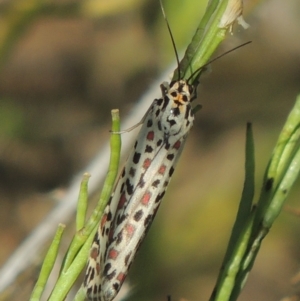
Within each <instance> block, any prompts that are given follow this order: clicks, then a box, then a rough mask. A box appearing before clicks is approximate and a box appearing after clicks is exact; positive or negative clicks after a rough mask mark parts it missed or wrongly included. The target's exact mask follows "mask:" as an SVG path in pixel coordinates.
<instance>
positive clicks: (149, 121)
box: [147, 119, 153, 128]
mask: <svg viewBox="0 0 300 301" xmlns="http://www.w3.org/2000/svg"><path fill="white" fill-rule="evenodd" d="M152 125H153V121H152V119H149V120H148V121H147V127H148V128H151V127H152Z"/></svg>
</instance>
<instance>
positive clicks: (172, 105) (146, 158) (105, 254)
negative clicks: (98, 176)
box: [84, 79, 195, 301]
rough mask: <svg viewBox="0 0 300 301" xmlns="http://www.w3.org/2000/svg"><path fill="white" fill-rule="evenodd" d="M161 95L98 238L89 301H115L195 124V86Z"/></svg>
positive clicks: (175, 86) (165, 89)
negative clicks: (193, 104) (192, 104)
mask: <svg viewBox="0 0 300 301" xmlns="http://www.w3.org/2000/svg"><path fill="white" fill-rule="evenodd" d="M161 92H162V97H161V98H158V99H155V100H154V101H153V103H152V105H151V106H150V108H149V110H148V111H147V114H146V115H145V117H144V120H143V125H142V127H141V130H140V132H139V134H138V137H137V140H136V142H135V144H134V147H133V150H132V151H131V154H130V155H129V158H128V160H127V162H126V164H125V167H124V169H123V171H122V172H121V175H120V177H119V179H118V181H117V184H116V186H115V189H114V192H113V194H112V196H111V197H110V200H109V203H108V205H107V206H106V208H105V210H104V214H103V217H102V219H101V223H100V225H99V229H98V232H97V233H96V235H95V239H94V241H93V244H92V247H91V251H90V259H89V262H88V267H87V271H86V276H85V280H84V287H85V288H86V292H87V296H88V299H89V300H97V301H111V300H113V299H114V297H115V296H116V294H117V293H118V291H119V290H120V288H121V286H122V283H123V281H124V280H125V277H126V275H127V272H128V269H129V267H130V265H131V263H132V261H133V259H134V256H135V254H136V252H137V250H138V248H139V246H140V244H141V242H142V240H143V238H144V236H145V234H146V233H147V231H148V229H149V227H150V225H151V223H152V220H153V218H154V216H155V214H156V212H157V209H158V207H159V205H160V202H161V199H162V198H163V196H164V194H165V192H166V189H167V187H168V185H169V182H170V179H171V177H172V174H173V172H174V168H175V165H176V163H177V161H178V159H179V157H180V154H181V152H182V150H183V146H184V143H185V140H186V137H187V134H188V132H189V131H190V129H191V127H192V125H193V121H194V114H193V112H192V108H191V101H192V100H193V99H194V98H195V89H194V86H193V85H190V84H188V82H187V81H185V80H182V79H181V80H178V81H172V82H170V84H168V83H163V84H162V85H161Z"/></svg>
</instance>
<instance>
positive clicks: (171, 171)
mask: <svg viewBox="0 0 300 301" xmlns="http://www.w3.org/2000/svg"><path fill="white" fill-rule="evenodd" d="M174 170H175V169H174V167H173V166H172V167H171V168H170V170H169V177H172V174H173V172H174Z"/></svg>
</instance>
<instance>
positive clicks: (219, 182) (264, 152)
mask: <svg viewBox="0 0 300 301" xmlns="http://www.w3.org/2000/svg"><path fill="white" fill-rule="evenodd" d="M163 3H164V7H165V11H166V14H167V17H168V20H169V23H170V26H171V29H172V32H173V35H174V38H175V42H176V46H177V48H178V49H179V52H180V49H184V47H186V46H187V44H188V43H189V42H190V40H191V38H192V36H193V34H194V30H195V28H196V26H197V24H198V23H199V21H200V18H201V16H202V14H203V12H204V9H205V7H206V1H204V0H197V1H196V0H186V1H181V0H164V1H163ZM0 16H1V18H0V22H1V25H0V67H1V69H0V242H1V247H0V265H2V264H4V263H5V261H6V260H7V259H8V258H9V256H10V254H11V253H12V252H13V250H15V249H16V248H17V247H18V246H19V244H20V243H21V242H22V241H23V240H24V239H25V238H26V237H27V236H28V235H29V234H30V233H31V231H32V230H33V229H34V228H35V227H36V226H37V225H38V224H39V223H40V221H42V220H43V219H44V218H45V217H46V216H47V213H48V212H49V211H50V210H51V209H52V208H54V207H55V206H56V204H57V203H58V202H59V198H60V196H61V195H63V194H64V191H65V189H67V187H68V184H69V183H70V181H71V179H72V177H73V176H74V175H75V174H76V173H77V172H79V171H80V170H82V169H83V168H84V167H85V166H86V165H87V164H88V163H89V162H90V161H91V160H92V158H93V156H94V155H95V154H97V152H98V151H99V149H100V148H101V146H102V145H103V144H104V143H105V142H106V141H107V140H108V139H109V132H108V131H109V127H110V110H111V109H113V108H119V109H120V110H121V117H124V116H126V114H127V113H128V112H129V110H130V108H132V107H133V106H134V104H135V103H136V101H137V100H138V98H139V97H140V96H141V95H142V94H143V92H144V91H145V90H146V89H147V88H148V87H149V86H150V85H151V83H152V82H153V81H154V80H155V79H157V78H158V76H159V75H160V74H161V73H162V72H163V71H164V70H166V68H167V67H168V66H169V65H170V64H171V63H173V62H174V60H175V55H174V51H173V49H172V44H171V40H170V37H169V34H168V31H167V28H166V24H165V22H164V20H163V16H162V13H161V9H160V5H159V1H158V0H110V1H106V0H98V1H96V0H87V1H71V0H69V1H68V0H64V1H37V0H27V1H26V0H19V1H1V3H0ZM244 18H245V20H246V22H247V23H249V24H250V28H249V29H247V30H244V29H243V28H242V27H240V26H237V25H236V26H235V27H234V30H233V35H230V34H229V35H228V39H227V40H226V41H225V42H224V43H223V44H222V46H221V47H220V48H219V50H218V54H221V53H223V52H225V51H227V50H229V49H231V48H233V47H235V46H237V45H239V44H241V43H244V42H247V41H249V40H251V41H252V44H250V45H248V46H245V47H243V48H242V49H239V50H237V51H235V52H233V53H230V54H229V55H227V56H225V57H223V58H222V59H220V60H218V61H216V62H214V63H213V64H212V66H211V71H210V72H207V73H206V74H205V75H203V76H202V77H201V84H200V86H199V89H198V99H197V102H198V103H200V104H201V105H202V106H203V108H202V110H201V111H199V112H198V113H197V116H196V122H195V125H194V127H193V129H192V130H191V133H190V135H189V138H188V141H187V144H186V148H185V150H184V152H183V154H182V157H181V159H180V161H179V164H178V166H177V170H176V172H175V174H174V177H173V180H172V182H171V184H170V187H169V189H168V193H167V194H166V197H165V198H164V200H163V202H162V205H161V207H160V210H159V212H158V214H157V216H156V219H155V221H154V223H153V226H152V228H151V230H150V231H149V234H148V236H147V238H146V240H145V242H144V244H143V245H142V247H141V249H140V251H139V253H138V256H137V258H136V260H135V262H134V264H133V266H132V269H131V271H130V273H129V277H128V282H129V285H130V286H131V297H130V300H132V301H133V300H144V301H150V300H151V301H152V300H153V301H154V300H156V301H157V300H166V296H167V295H171V297H172V301H175V300H208V298H209V296H210V294H211V292H212V289H213V286H214V284H215V281H216V277H217V274H218V271H219V269H220V265H221V262H222V259H223V256H224V253H225V250H226V245H227V240H228V238H229V235H230V231H231V227H232V225H233V222H234V217H235V214H236V210H237V207H238V202H239V198H240V195H241V191H242V187H243V174H244V144H245V129H246V122H248V121H251V122H252V123H253V129H254V135H255V143H256V146H255V147H256V164H257V166H256V179H257V187H256V194H257V195H258V194H259V191H260V185H261V182H262V177H263V172H264V169H265V167H266V165H267V162H268V158H269V157H270V153H271V151H272V148H273V146H274V145H275V143H276V140H277V136H278V134H279V131H280V129H281V127H282V125H283V123H284V121H285V119H286V117H287V115H288V113H289V111H290V109H291V108H292V106H293V104H294V102H295V98H296V95H297V94H298V93H299V90H300V67H299V66H300V38H299V36H300V3H299V1H297V0H290V1H288V2H284V1H280V0H269V1H245V2H244ZM216 55H217V54H216ZM166 80H168V79H167V78H166ZM157 91H158V92H157V96H159V95H160V92H159V88H158V89H157ZM149 105H150V103H149ZM140 117H142V116H140ZM122 139H126V136H123V137H122ZM99 168H101V166H99ZM299 183H300V182H299V181H298V183H297V185H296V186H295V188H294V189H293V191H292V193H291V195H290V196H289V199H288V203H287V205H289V207H288V208H285V210H284V211H283V212H282V214H281V215H280V217H279V218H278V220H277V222H276V223H275V226H274V227H273V228H272V230H271V232H270V233H269V235H268V236H267V238H266V239H265V240H264V242H263V245H262V248H261V250H260V253H259V255H258V258H257V260H256V264H255V266H254V268H253V271H252V273H251V275H250V276H249V279H248V283H247V284H246V287H245V289H244V291H243V293H242V295H241V296H240V298H239V300H243V301H250V300H268V301H269V300H282V299H283V298H288V297H291V296H293V297H291V298H293V299H291V298H290V299H288V300H298V297H297V296H298V292H299V290H298V280H297V279H298V278H297V277H298V276H297V273H298V270H299V259H300V240H299V234H300V233H299V232H300V217H299V214H298V211H297V210H298V209H299V210H300V206H299V193H300V187H299ZM100 188H101V186H99V189H100ZM291 208H292V209H291ZM67 227H68V228H69V229H70V232H71V231H72V230H73V227H74V225H73V224H72V221H70V224H68V225H67ZM70 237H71V236H70ZM69 240H70V238H66V241H67V242H68V241H69ZM67 242H66V244H67ZM45 247H46V246H45ZM42 255H43V254H37V260H36V261H37V264H36V266H34V267H32V268H31V269H30V271H27V272H26V273H24V274H23V275H21V276H20V277H19V278H18V279H16V282H15V284H14V285H12V286H11V287H10V288H9V289H8V290H7V291H6V292H5V293H2V295H0V300H26V299H28V298H29V295H30V292H31V290H32V287H33V285H34V281H35V279H36V277H37V275H38V272H39V268H40V266H39V265H40V263H41V260H42ZM24 260H26V254H24ZM285 300H287V299H285Z"/></svg>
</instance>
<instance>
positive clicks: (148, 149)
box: [145, 145, 153, 154]
mask: <svg viewBox="0 0 300 301" xmlns="http://www.w3.org/2000/svg"><path fill="white" fill-rule="evenodd" d="M145 152H146V153H149V154H151V153H152V152H153V147H152V146H151V145H146V148H145Z"/></svg>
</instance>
